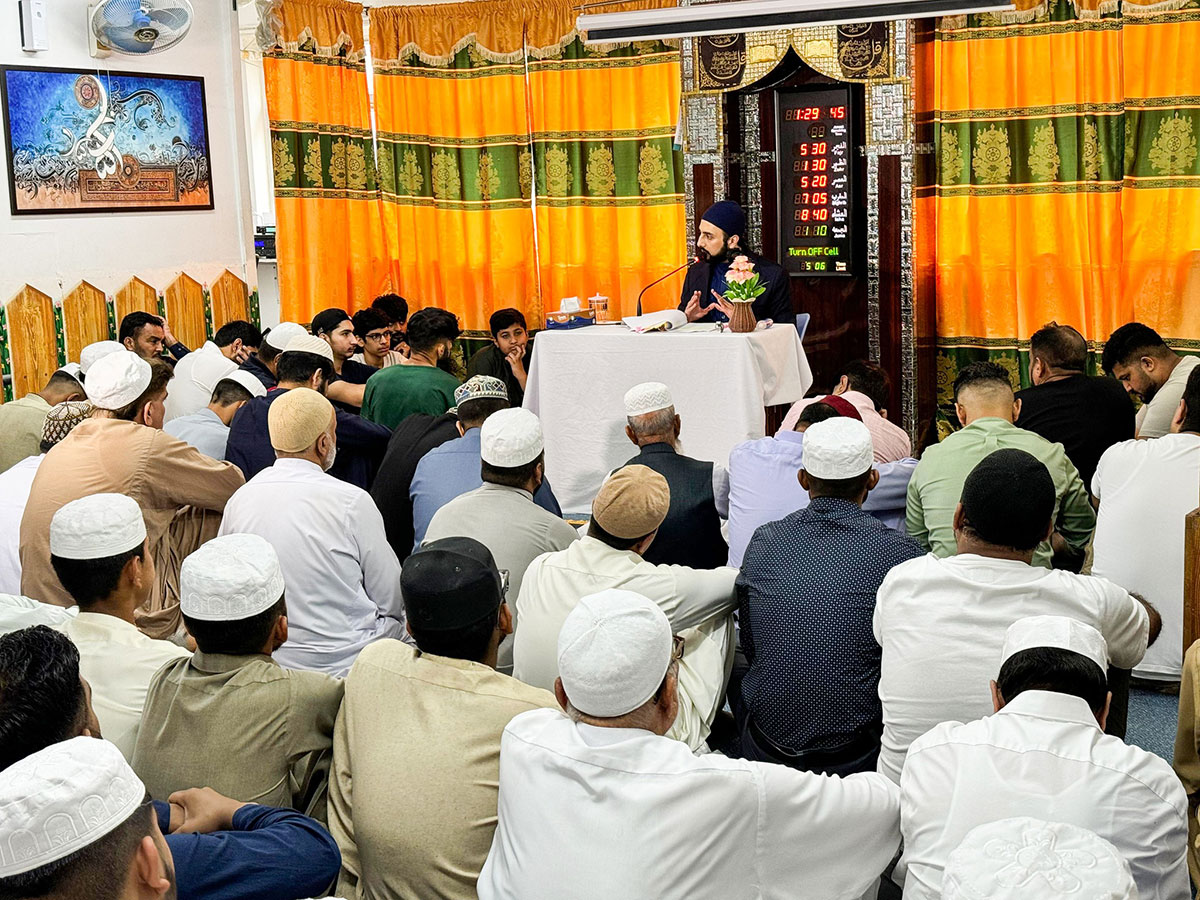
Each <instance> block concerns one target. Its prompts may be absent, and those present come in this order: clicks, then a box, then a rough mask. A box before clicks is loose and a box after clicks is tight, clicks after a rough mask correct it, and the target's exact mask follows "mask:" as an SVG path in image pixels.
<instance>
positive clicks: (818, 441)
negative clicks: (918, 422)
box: [802, 400, 875, 481]
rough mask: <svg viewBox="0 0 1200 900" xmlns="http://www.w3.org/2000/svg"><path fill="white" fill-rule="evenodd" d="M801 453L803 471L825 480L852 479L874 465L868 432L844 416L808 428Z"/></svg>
mask: <svg viewBox="0 0 1200 900" xmlns="http://www.w3.org/2000/svg"><path fill="white" fill-rule="evenodd" d="M821 402H822V403H824V402H825V401H824V400H822V401H821ZM803 453H804V456H803V462H802V465H803V466H804V470H805V471H806V472H808V474H809V475H811V476H812V477H813V478H821V479H824V480H826V481H839V480H842V479H845V478H855V477H857V476H859V475H861V474H863V473H864V472H866V471H867V470H868V469H870V468H871V466H872V464H873V463H874V462H875V448H874V446H873V445H872V443H871V432H870V431H869V430H867V426H866V425H864V424H863V423H862V422H861V421H859V420H858V419H851V418H849V417H847V416H838V417H837V418H836V419H826V420H825V421H824V422H816V423H815V424H813V425H809V426H808V428H807V429H806V430H805V432H804V450H803Z"/></svg>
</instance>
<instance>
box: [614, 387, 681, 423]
mask: <svg viewBox="0 0 1200 900" xmlns="http://www.w3.org/2000/svg"><path fill="white" fill-rule="evenodd" d="M674 405H675V401H674V400H672V399H671V389H670V388H668V387H667V386H666V385H665V384H662V383H660V382H658V381H647V382H644V383H643V384H638V385H634V386H633V387H631V388H630V389H629V390H627V391H626V392H625V415H627V416H641V415H645V414H646V413H652V412H657V411H658V410H660V409H668V408H670V407H672V406H674Z"/></svg>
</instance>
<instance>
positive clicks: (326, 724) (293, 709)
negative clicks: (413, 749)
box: [132, 650, 342, 821]
mask: <svg viewBox="0 0 1200 900" xmlns="http://www.w3.org/2000/svg"><path fill="white" fill-rule="evenodd" d="M341 704H342V682H341V681H340V680H338V679H336V678H333V677H331V676H329V675H325V674H323V673H321V672H298V671H292V670H289V669H284V668H281V667H280V666H279V665H278V664H277V663H276V662H275V661H274V660H273V659H271V658H270V657H269V656H259V655H257V654H256V655H253V656H227V655H225V654H220V653H204V652H202V651H200V650H197V651H196V653H195V654H194V655H193V656H192V657H191V658H189V659H181V660H179V661H177V662H175V663H172V664H171V665H168V666H164V667H163V668H162V669H160V670H159V672H158V674H157V675H155V677H154V680H153V681H152V682H151V683H150V691H149V694H148V695H147V696H146V706H145V710H144V712H143V713H142V727H141V730H140V731H139V732H138V741H137V747H136V749H135V750H134V753H133V759H132V765H133V770H134V771H135V772H137V774H138V777H139V778H141V779H142V781H143V782H144V783H145V785H146V790H148V791H149V792H150V794H151V795H152V796H154V797H168V796H170V795H171V794H172V793H173V792H175V791H180V790H185V789H187V788H189V787H195V786H197V785H206V786H208V787H211V788H213V789H214V790H215V791H217V792H218V793H221V794H224V795H225V796H226V797H236V798H237V799H238V800H243V801H245V802H247V803H262V804H265V805H267V806H280V807H284V806H290V807H293V808H295V809H298V810H300V811H301V812H303V813H306V814H308V815H310V816H313V817H315V818H317V819H319V820H321V821H324V820H325V798H326V785H327V781H328V776H329V760H330V756H331V748H332V745H333V723H334V720H335V719H336V718H337V712H338V708H339V707H340V706H341Z"/></svg>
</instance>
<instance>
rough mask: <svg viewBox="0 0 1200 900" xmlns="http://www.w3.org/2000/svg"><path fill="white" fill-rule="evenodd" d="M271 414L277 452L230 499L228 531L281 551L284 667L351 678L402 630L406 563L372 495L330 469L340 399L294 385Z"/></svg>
mask: <svg viewBox="0 0 1200 900" xmlns="http://www.w3.org/2000/svg"><path fill="white" fill-rule="evenodd" d="M284 355H285V356H286V355H287V354H284ZM268 415H269V426H270V429H271V445H272V446H273V447H274V448H275V455H276V456H277V457H278V458H277V459H276V461H275V465H273V466H271V467H269V468H266V469H263V470H262V471H261V472H259V473H258V474H257V475H255V476H254V477H253V478H251V479H250V480H249V481H248V482H246V484H245V486H244V487H242V488H241V489H239V490H238V492H237V493H236V494H234V495H233V497H232V498H231V499H230V501H229V506H228V507H227V508H226V510H225V518H224V520H223V521H222V522H221V534H235V533H246V534H257V535H259V536H260V537H263V538H266V539H267V540H268V541H270V542H271V545H272V546H273V547H274V548H275V551H276V553H278V554H279V562H280V565H281V567H282V569H283V580H284V584H285V585H286V586H287V597H288V642H287V643H286V644H285V645H284V646H282V647H280V648H279V649H278V651H277V652H276V653H275V659H276V660H277V661H278V662H279V664H280V665H282V666H286V667H288V668H291V669H312V670H314V671H317V672H327V673H329V674H330V675H338V676H343V675H345V674H346V672H348V671H349V670H350V666H351V665H352V664H353V663H354V658H355V657H356V656H358V653H359V651H360V650H362V648H363V647H365V646H366V645H367V644H369V643H370V642H371V641H374V640H378V639H379V638H382V637H399V636H400V635H401V634H403V632H404V609H403V607H402V605H401V602H400V563H399V562H397V560H396V554H394V553H393V552H392V548H391V547H389V546H388V543H387V537H386V535H385V534H384V531H383V519H382V518H381V517H380V515H379V510H378V509H376V508H375V504H374V503H372V502H371V497H370V495H369V494H367V492H366V491H364V490H362V489H361V488H357V487H355V486H354V485H352V484H346V482H344V481H339V480H338V479H336V478H334V477H332V476H331V475H329V474H327V473H328V471H329V468H330V466H331V465H332V464H333V458H334V456H336V455H337V437H336V429H337V417H336V416H335V414H334V409H333V405H332V404H331V403H330V402H329V401H328V400H327V399H325V397H323V396H322V395H321V394H318V393H317V392H316V391H314V390H311V389H310V388H303V387H296V388H291V389H290V390H288V391H286V392H285V393H284V394H283V395H282V396H280V397H279V399H278V400H275V401H274V402H273V403H272V404H271V408H270V412H269V414H268Z"/></svg>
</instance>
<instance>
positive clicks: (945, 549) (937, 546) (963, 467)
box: [908, 418, 1096, 568]
mask: <svg viewBox="0 0 1200 900" xmlns="http://www.w3.org/2000/svg"><path fill="white" fill-rule="evenodd" d="M1007 448H1014V449H1017V450H1024V451H1026V452H1027V453H1031V454H1033V455H1034V456H1036V457H1037V458H1038V459H1039V460H1041V461H1042V463H1043V464H1045V466H1046V468H1047V469H1049V470H1050V477H1051V478H1052V479H1054V494H1055V500H1054V527H1055V528H1056V529H1057V531H1058V533H1059V534H1061V535H1062V536H1063V538H1064V539H1065V540H1066V542H1067V543H1068V544H1070V545H1071V546H1072V547H1074V548H1076V549H1080V550H1081V549H1083V548H1084V547H1085V546H1087V542H1088V541H1089V540H1090V539H1091V537H1092V531H1093V530H1094V529H1095V527H1096V513H1095V510H1093V509H1092V504H1091V503H1090V502H1089V501H1088V493H1087V489H1086V488H1085V487H1084V486H1083V482H1082V481H1081V480H1080V478H1079V472H1078V471H1076V469H1075V466H1074V465H1073V464H1072V462H1071V461H1070V460H1069V459H1067V454H1066V451H1065V450H1063V445H1062V444H1052V443H1051V442H1050V441H1048V440H1046V439H1045V438H1044V437H1042V436H1041V435H1038V434H1034V433H1033V432H1032V431H1026V430H1025V429H1023V428H1018V427H1017V426H1016V425H1014V424H1012V422H1009V421H1008V420H1007V419H998V418H986V419H976V420H975V421H974V422H972V423H971V424H970V425H968V426H967V427H966V428H963V429H962V430H961V431H956V432H955V433H954V434H952V435H950V436H949V437H948V438H946V439H945V440H944V441H942V442H941V443H940V444H934V445H933V446H932V447H928V448H927V449H926V450H925V453H924V454H923V455H922V456H921V461H920V462H919V463H917V468H916V470H915V471H914V472H913V476H912V480H911V481H909V483H908V533H909V535H910V536H912V537H913V538H914V539H916V541H917V542H918V543H920V544H921V545H922V546H923V547H926V548H928V549H929V550H932V551H933V553H934V554H935V555H937V556H943V557H944V556H953V555H954V554H955V553H956V552H957V549H958V548H957V544H956V542H955V540H954V510H955V508H956V507H957V506H958V501H959V499H960V498H961V497H962V489H963V483H964V482H965V481H966V480H967V475H969V474H970V473H971V470H972V469H974V468H975V466H976V465H977V464H978V463H979V462H980V460H982V459H983V458H984V457H985V456H987V455H988V454H990V453H992V452H993V451H995V450H1003V449H1007ZM1050 557H1051V550H1050V542H1049V541H1043V542H1042V543H1041V544H1040V545H1039V546H1038V548H1037V550H1036V551H1034V554H1033V564H1034V565H1035V566H1045V567H1046V568H1049V567H1050Z"/></svg>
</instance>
